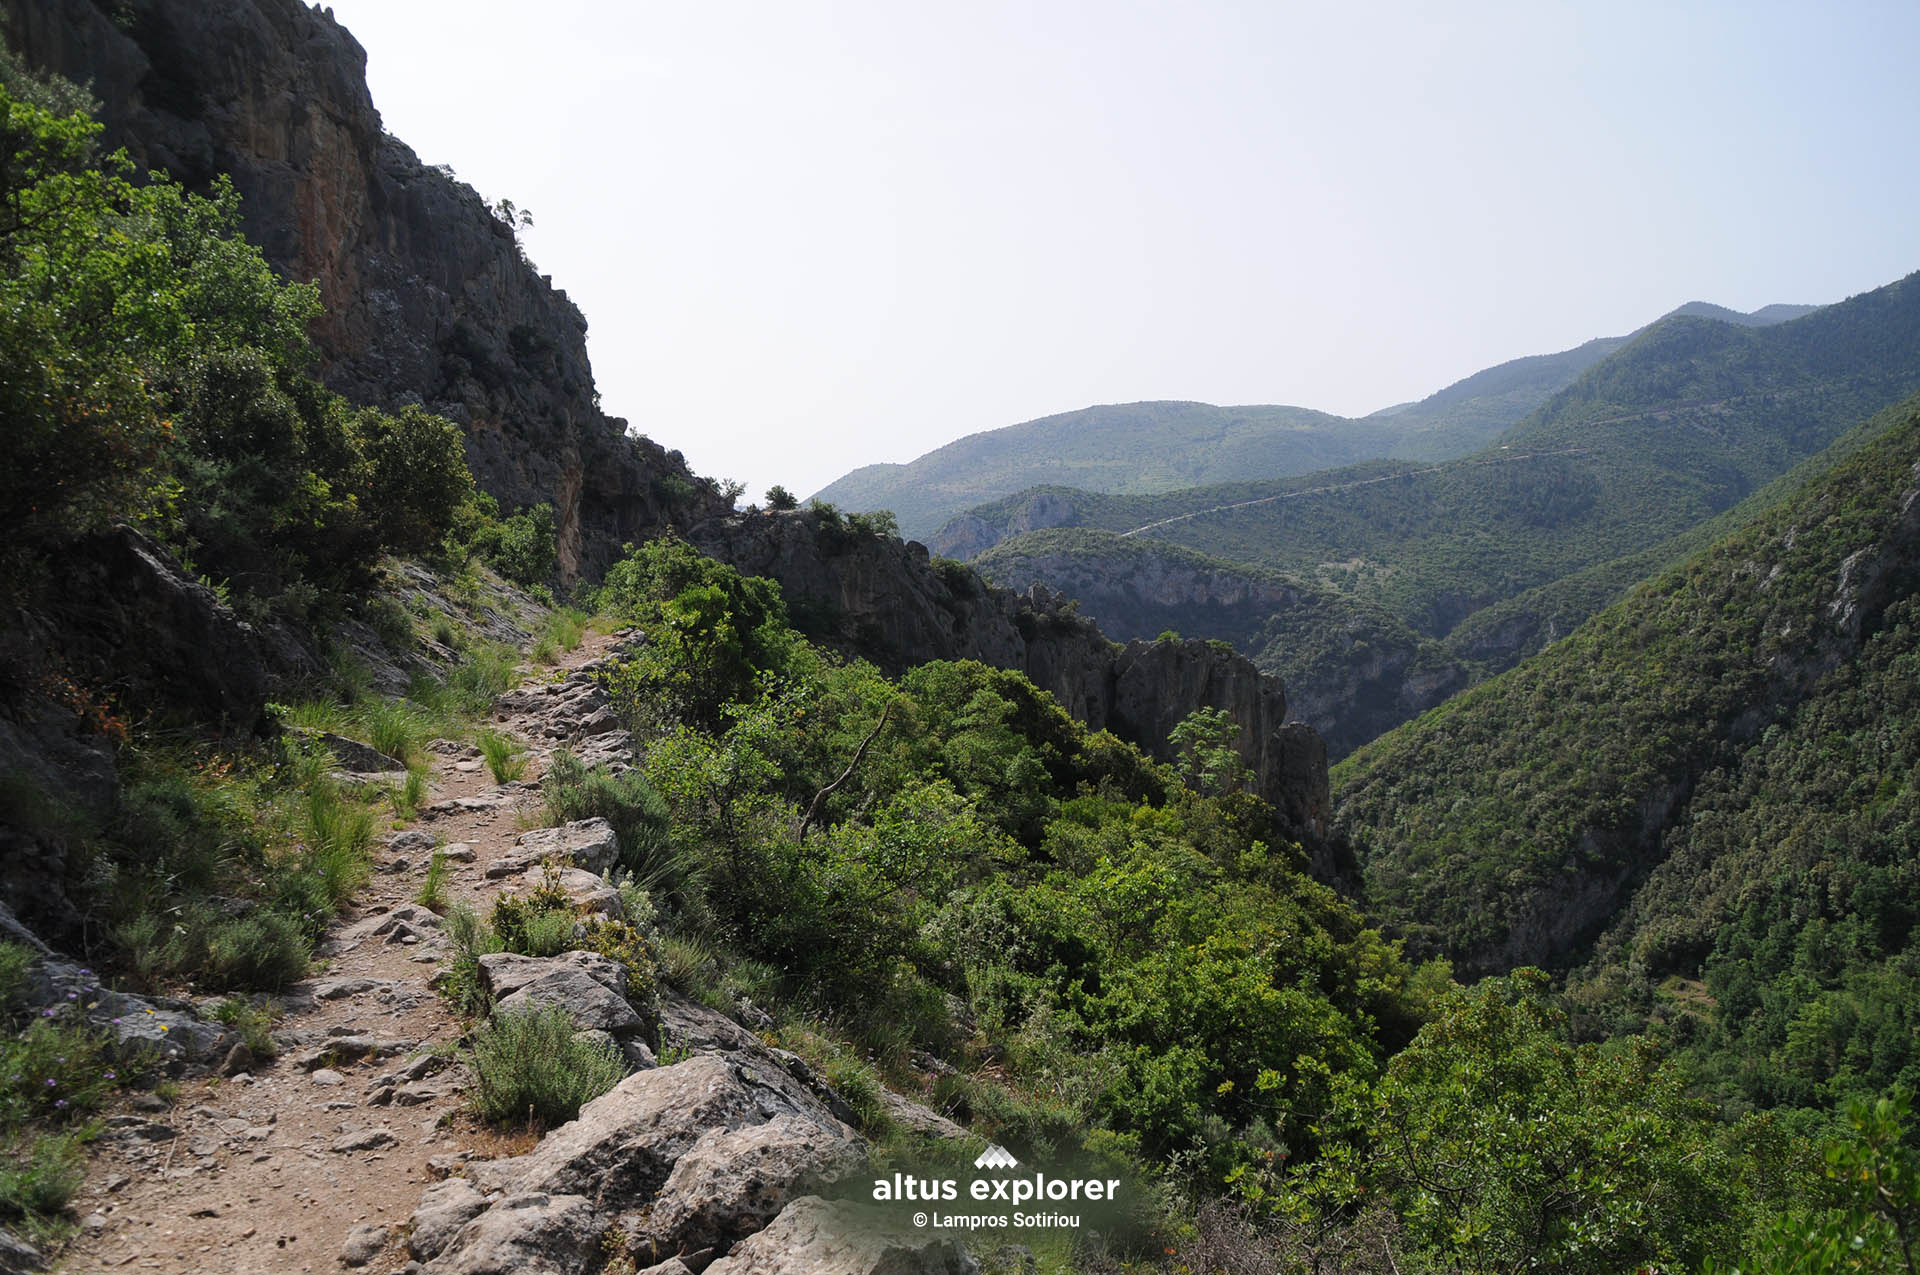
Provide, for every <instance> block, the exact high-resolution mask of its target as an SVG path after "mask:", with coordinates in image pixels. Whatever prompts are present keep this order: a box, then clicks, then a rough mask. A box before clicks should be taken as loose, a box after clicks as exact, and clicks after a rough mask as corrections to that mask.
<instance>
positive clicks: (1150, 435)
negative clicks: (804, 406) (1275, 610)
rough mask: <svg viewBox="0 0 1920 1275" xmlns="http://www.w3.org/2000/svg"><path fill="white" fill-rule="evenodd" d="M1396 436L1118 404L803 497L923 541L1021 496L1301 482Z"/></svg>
mask: <svg viewBox="0 0 1920 1275" xmlns="http://www.w3.org/2000/svg"><path fill="white" fill-rule="evenodd" d="M1399 432H1400V430H1399V427H1398V426H1396V425H1395V424H1393V423H1391V422H1387V421H1350V420H1347V419H1346V418H1345V417H1340V416H1330V415H1328V414H1327V413H1325V412H1315V411H1309V410H1308V409H1306V408H1303V407H1215V406H1213V405H1212V404H1210V403H1169V402H1155V403H1122V404H1114V405H1109V406H1101V407H1088V408H1084V409H1082V410H1080V411H1077V412H1062V413H1060V414H1059V415H1057V416H1046V417H1042V418H1040V419H1039V420H1033V421H1027V422H1025V423H1023V424H1019V425H1009V426H1007V427H1006V428H1004V429H996V430H988V431H986V432H984V433H979V434H970V435H968V436H967V437H965V438H962V439H960V440H958V441H957V442H952V443H948V444H947V445H946V446H945V447H942V448H939V449H938V450H936V451H932V452H928V453H927V454H926V455H924V456H922V457H920V458H919V459H918V460H915V461H912V462H910V463H908V464H905V465H867V466H864V467H862V468H860V469H856V470H854V471H853V472H852V473H850V474H847V475H845V476H844V477H842V478H839V479H836V480H835V481H834V482H832V483H829V484H828V485H827V486H826V487H824V488H822V489H821V490H820V491H819V492H818V493H817V494H816V497H815V498H816V499H819V500H824V501H828V502H830V503H832V504H836V505H841V506H843V507H845V508H848V509H854V510H867V509H891V510H892V511H893V512H894V514H895V516H896V517H898V518H899V520H900V530H901V533H902V534H903V535H906V536H910V537H916V538H924V537H926V536H929V535H931V534H932V533H933V532H934V531H936V530H938V529H939V527H940V525H941V524H942V523H944V522H946V521H947V519H949V518H951V517H952V516H953V515H954V514H955V513H958V512H959V511H960V510H963V509H966V508H968V507H969V506H972V505H977V504H979V503H981V502H982V501H987V500H993V499H996V498H998V497H1001V496H1004V495H1007V494H1008V493H1010V492H1015V491H1019V490H1021V489H1022V488H1026V487H1032V486H1036V485H1040V484H1058V485H1061V486H1067V487H1079V488H1085V489H1087V490H1090V491H1121V492H1127V491H1131V492H1148V491H1169V490H1173V489H1176V488H1182V487H1195V486H1203V485H1206V484H1208V483H1216V482H1219V481H1221V480H1222V479H1224V478H1226V477H1227V476H1228V475H1232V474H1247V473H1254V474H1262V475H1280V474H1303V473H1307V472H1309V471H1311V470H1315V469H1325V468H1328V467H1330V466H1335V465H1345V464H1349V463H1351V462H1353V461H1355V460H1359V459H1361V458H1363V457H1367V456H1376V455H1379V454H1381V453H1383V452H1385V451H1386V450H1387V449H1388V448H1389V447H1390V446H1391V445H1392V443H1393V440H1394V439H1395V438H1396V437H1397V436H1398V435H1399Z"/></svg>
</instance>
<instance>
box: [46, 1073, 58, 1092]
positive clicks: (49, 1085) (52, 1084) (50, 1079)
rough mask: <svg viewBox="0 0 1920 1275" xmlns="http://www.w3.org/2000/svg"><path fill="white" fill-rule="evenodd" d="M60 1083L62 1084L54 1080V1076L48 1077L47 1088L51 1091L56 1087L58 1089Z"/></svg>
mask: <svg viewBox="0 0 1920 1275" xmlns="http://www.w3.org/2000/svg"><path fill="white" fill-rule="evenodd" d="M59 1083H60V1082H59V1081H57V1080H55V1079H54V1078H53V1077H52V1076H48V1077H47V1088H49V1089H52V1088H54V1087H56V1086H57V1085H59Z"/></svg>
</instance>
